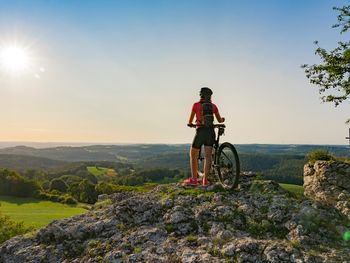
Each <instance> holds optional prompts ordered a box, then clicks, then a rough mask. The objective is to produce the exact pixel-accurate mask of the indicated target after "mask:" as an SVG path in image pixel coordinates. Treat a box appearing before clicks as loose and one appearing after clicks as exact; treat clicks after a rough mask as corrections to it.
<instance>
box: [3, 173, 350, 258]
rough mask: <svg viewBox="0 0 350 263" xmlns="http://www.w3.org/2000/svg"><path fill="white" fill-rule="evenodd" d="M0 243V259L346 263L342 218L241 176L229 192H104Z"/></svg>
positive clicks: (164, 188)
mask: <svg viewBox="0 0 350 263" xmlns="http://www.w3.org/2000/svg"><path fill="white" fill-rule="evenodd" d="M108 198H109V199H106V197H104V201H101V202H100V203H99V204H96V205H95V208H94V209H92V210H91V211H90V212H88V213H86V214H82V215H79V216H75V217H72V218H69V219H64V220H58V221H54V222H52V223H51V224H49V225H48V226H47V227H45V228H42V229H41V230H39V231H37V232H35V233H32V234H31V235H27V236H24V237H15V238H13V239H10V240H8V241H7V242H5V243H3V244H2V245H1V247H0V262H6V263H24V262H26V263H28V262H50V263H55V262H65V263H68V262H109V263H112V262H113V263H116V262H159V263H161V262H170V263H176V262H254V263H257V262H278V263H280V262H297V263H302V262H349V261H350V248H349V244H347V243H346V242H345V241H343V239H342V235H343V233H344V232H345V231H346V230H347V229H349V228H350V222H349V220H348V218H347V217H345V216H344V215H343V214H342V213H340V212H339V211H338V210H337V209H335V208H334V207H332V206H328V205H325V204H322V203H320V202H318V201H311V200H308V199H305V198H303V197H300V196H294V195H293V194H291V193H290V192H288V191H286V190H284V189H282V188H280V187H279V185H278V184H277V183H275V182H273V181H260V180H256V179H254V180H253V177H247V176H243V178H242V180H241V184H240V189H239V190H237V191H234V192H227V191H222V190H221V189H220V188H218V187H211V188H210V189H201V188H197V189H192V188H190V189H188V188H184V187H182V186H181V185H176V184H172V185H161V186H157V187H156V188H155V189H153V190H152V191H150V192H147V193H117V194H113V195H110V196H109V197H108Z"/></svg>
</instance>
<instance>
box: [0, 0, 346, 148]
mask: <svg viewBox="0 0 350 263" xmlns="http://www.w3.org/2000/svg"><path fill="white" fill-rule="evenodd" d="M347 4H349V2H348V1H339V0H335V1H331V0H322V1H319V0H309V1H295V0H285V1H278V0H267V1H259V0H250V1H243V0H240V1H239V0H236V1H223V0H222V1H199V0H189V1H188V0H180V1H103V2H101V1H82V0H81V1H66V0H64V1H17V0H11V1H10V0H0V48H2V47H5V46H6V45H9V44H8V43H12V44H10V45H14V44H13V43H16V45H18V46H22V49H24V50H26V52H27V54H26V55H27V56H26V59H27V61H28V65H27V66H26V67H24V66H23V65H22V64H21V63H17V64H14V65H11V66H12V67H19V66H22V68H25V69H23V70H22V72H21V74H19V72H18V74H9V72H7V71H6V70H2V68H1V67H0V97H1V103H0V112H1V127H2V129H0V141H2V142H4V141H22V142H23V141H25V142H70V143H74V142H77V143H79V142H91V143H99V142H100V143H171V144H175V143H190V142H191V141H192V138H193V135H194V130H193V129H189V128H187V127H186V123H187V120H188V116H189V113H190V110H191V106H192V104H193V102H195V101H197V100H198V92H199V89H200V88H201V87H202V86H208V87H210V88H212V89H213V91H214V96H213V102H214V103H215V104H217V105H218V107H219V110H220V113H221V115H222V116H224V117H225V118H226V120H227V121H226V124H227V130H226V136H225V137H223V140H224V141H230V142H232V143H234V144H249V143H258V144H341V145H346V144H348V141H346V140H345V137H346V136H348V126H346V125H345V124H344V123H345V121H346V119H348V118H349V112H350V111H349V102H348V101H345V102H344V103H343V104H342V105H340V106H339V107H337V108H335V107H334V106H333V105H332V104H322V103H321V102H320V100H319V94H318V89H317V87H314V86H311V84H309V82H308V80H307V79H306V77H305V74H304V72H303V69H301V68H300V65H301V64H304V63H309V64H312V63H315V62H316V63H317V62H318V58H317V57H316V56H315V55H314V51H315V45H314V44H313V42H314V41H315V40H318V41H319V45H320V46H322V47H325V48H327V49H333V48H334V47H335V46H336V45H337V42H338V41H339V40H341V39H342V38H348V33H347V34H343V35H340V34H339V29H332V28H331V26H332V25H333V24H335V23H336V22H337V12H336V11H334V10H332V7H333V6H343V5H347ZM19 53H20V52H19ZM19 62H21V61H19ZM29 62H30V63H29ZM15 69H16V68H15Z"/></svg>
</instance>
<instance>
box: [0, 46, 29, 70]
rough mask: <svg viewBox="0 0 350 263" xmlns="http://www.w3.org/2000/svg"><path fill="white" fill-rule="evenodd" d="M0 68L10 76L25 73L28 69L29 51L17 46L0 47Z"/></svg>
mask: <svg viewBox="0 0 350 263" xmlns="http://www.w3.org/2000/svg"><path fill="white" fill-rule="evenodd" d="M0 66H1V68H2V69H3V70H5V71H6V72H8V73H10V74H15V75H17V74H21V73H24V72H26V71H27V70H28V69H29V67H30V54H29V51H28V50H27V48H25V47H21V46H18V45H8V46H3V47H0Z"/></svg>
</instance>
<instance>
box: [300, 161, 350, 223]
mask: <svg viewBox="0 0 350 263" xmlns="http://www.w3.org/2000/svg"><path fill="white" fill-rule="evenodd" d="M304 195H305V196H307V197H309V198H311V199H314V200H318V201H321V202H324V203H326V204H329V205H332V206H335V207H336V208H338V209H339V210H340V211H341V212H342V213H343V214H345V215H346V216H348V218H349V219H350V164H349V163H344V162H339V161H316V162H314V163H311V162H309V163H308V164H306V165H305V166H304Z"/></svg>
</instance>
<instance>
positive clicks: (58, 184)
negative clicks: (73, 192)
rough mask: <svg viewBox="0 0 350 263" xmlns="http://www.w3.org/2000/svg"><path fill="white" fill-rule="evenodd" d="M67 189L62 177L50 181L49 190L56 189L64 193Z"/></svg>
mask: <svg viewBox="0 0 350 263" xmlns="http://www.w3.org/2000/svg"><path fill="white" fill-rule="evenodd" d="M67 189H68V186H67V184H66V183H65V182H64V181H63V180H62V179H58V178H55V179H52V181H51V183H50V191H52V190H57V191H60V192H62V193H65V192H67Z"/></svg>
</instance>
